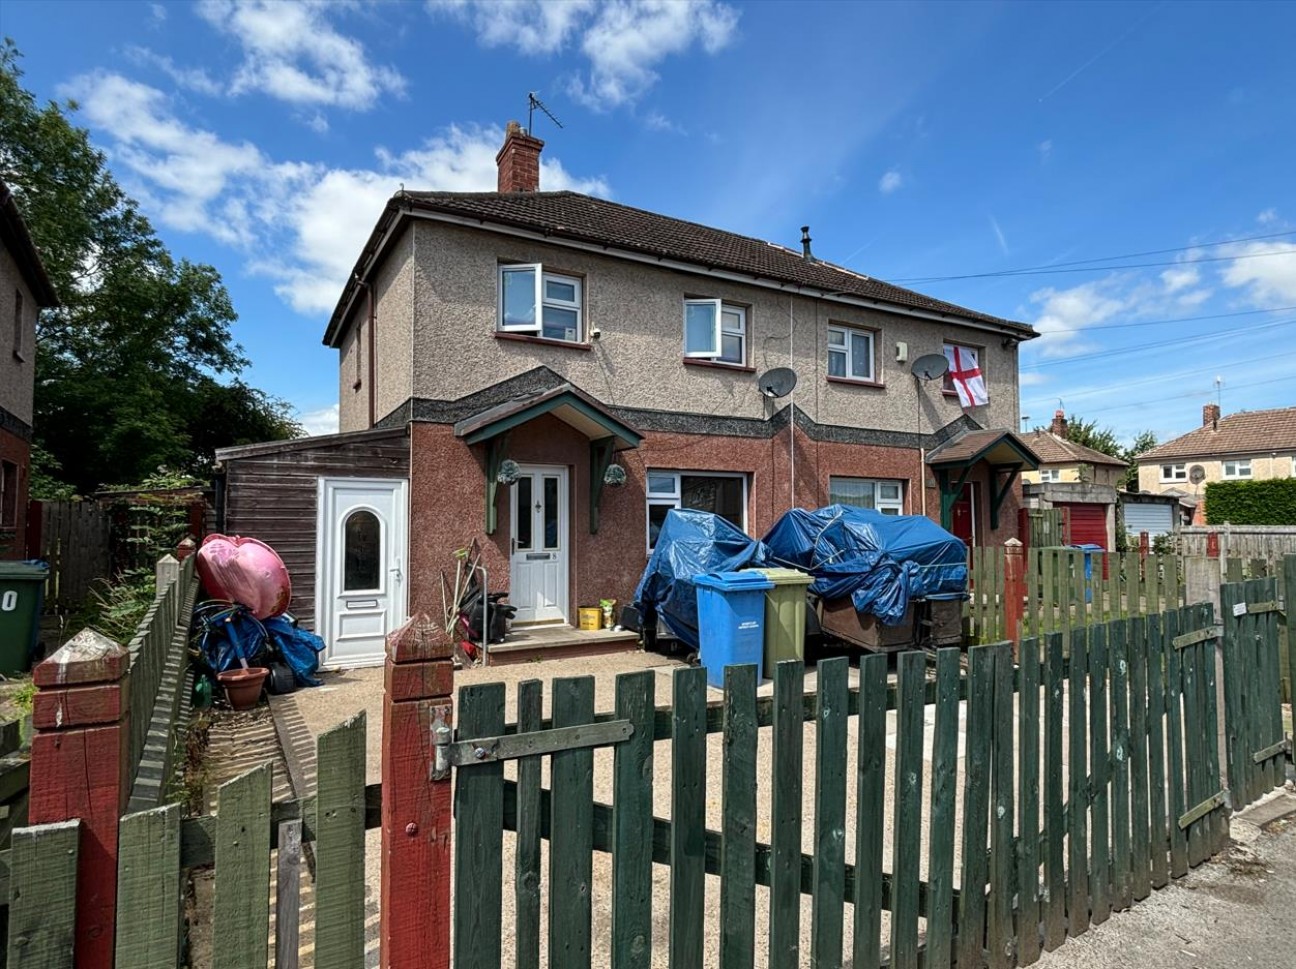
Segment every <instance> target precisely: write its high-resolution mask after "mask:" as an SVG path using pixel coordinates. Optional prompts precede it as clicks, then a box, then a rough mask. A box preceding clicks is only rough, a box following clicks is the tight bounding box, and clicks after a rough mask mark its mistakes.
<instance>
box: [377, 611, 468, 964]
mask: <svg viewBox="0 0 1296 969" xmlns="http://www.w3.org/2000/svg"><path fill="white" fill-rule="evenodd" d="M452 642H453V641H452V639H451V637H450V636H449V635H448V634H447V633H446V631H445V629H444V628H442V627H441V626H440V625H439V624H437V623H434V622H432V620H431V619H429V618H428V617H427V615H425V614H422V615H418V616H415V617H414V618H412V619H410V620H409V621H408V622H407V623H405V625H403V626H401V627H400V628H399V629H397V630H396V631H394V632H393V633H391V634H390V635H389V636H388V637H387V663H386V670H385V673H386V676H385V683H384V690H383V745H382V785H383V797H382V880H381V892H380V909H379V911H380V924H379V944H380V947H381V948H380V964H381V966H382V967H383V969H398V967H402V969H403V967H405V966H424V967H427V969H449V967H450V843H451V837H450V835H451V799H450V788H451V784H450V771H449V769H448V768H445V769H442V765H438V764H437V750H438V742H441V743H443V744H448V743H449V742H450V739H451V734H450V732H451V730H452V729H453V701H452V699H451V693H452V691H453V689H454V665H453V661H452V659H451V653H452ZM440 749H441V750H444V749H445V747H444V746H443V747H441V748H440Z"/></svg>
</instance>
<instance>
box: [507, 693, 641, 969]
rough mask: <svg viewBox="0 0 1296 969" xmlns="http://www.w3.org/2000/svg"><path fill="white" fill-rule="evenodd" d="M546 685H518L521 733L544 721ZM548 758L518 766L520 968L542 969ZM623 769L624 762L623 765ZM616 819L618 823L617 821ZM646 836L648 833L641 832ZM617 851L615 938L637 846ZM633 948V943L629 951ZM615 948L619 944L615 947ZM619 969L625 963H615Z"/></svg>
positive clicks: (515, 876) (520, 762)
mask: <svg viewBox="0 0 1296 969" xmlns="http://www.w3.org/2000/svg"><path fill="white" fill-rule="evenodd" d="M626 675H637V676H640V677H642V675H643V674H641V673H640V674H622V676H626ZM622 688H623V683H622V681H621V677H618V678H617V714H618V717H620V714H621V698H622ZM649 688H650V689H651V675H650V677H649ZM543 706H544V684H543V683H542V682H541V681H540V680H523V681H522V682H521V683H519V684H518V689H517V725H518V732H519V733H532V732H534V731H537V730H539V729H540V721H541V719H542V718H543V715H544V710H543ZM627 719H628V718H627ZM635 727H636V736H635V737H632V738H631V740H630V742H631V743H633V742H634V740H635V739H636V738H637V737H638V732H639V730H640V729H641V728H642V717H641V718H640V721H639V722H638V723H636V725H635ZM624 746H626V745H625V744H622V745H620V746H618V748H617V753H616V756H617V757H618V758H620V757H621V756H622V753H621V748H622V747H624ZM543 760H544V758H543V757H540V756H535V757H521V758H519V759H518V764H517V818H518V821H517V839H516V841H515V842H514V849H513V899H514V923H515V926H516V928H515V931H514V937H513V949H514V965H515V966H516V967H517V969H540V775H541V770H542V768H543V767H544V764H543ZM618 767H619V765H618ZM620 775H621V772H620V770H619V769H617V770H616V779H615V780H614V781H613V784H614V785H619V783H620V779H621V777H620ZM613 793H614V797H613V803H614V804H617V805H620V804H621V797H620V795H621V794H622V791H621V790H620V788H619V786H617V787H614V791H613ZM632 797H633V793H632V792H629V791H627V792H625V798H626V800H627V801H630V800H631V799H632ZM614 823H615V822H614ZM616 830H617V834H618V836H619V835H620V833H621V826H620V824H619V823H616ZM636 834H639V835H640V838H639V840H642V832H636ZM616 849H617V850H616V853H615V854H614V855H613V857H612V884H613V896H612V899H613V904H612V937H613V939H616V938H618V929H619V928H621V927H622V926H621V925H620V924H619V923H620V921H621V920H622V919H623V918H624V915H625V912H624V910H623V906H624V905H626V904H627V901H626V900H625V899H623V898H622V897H621V895H622V892H625V893H626V894H627V895H631V896H633V894H634V887H633V886H631V885H623V884H622V881H621V878H620V876H621V875H623V874H624V868H625V866H626V865H627V864H628V863H629V859H628V857H626V856H625V855H628V854H629V853H630V851H632V850H633V849H632V847H630V846H626V848H625V849H624V855H623V847H622V842H621V841H620V840H619V838H618V841H617V845H616ZM629 948H630V947H629V946H627V949H629ZM613 951H615V948H614V950H613ZM614 965H616V966H617V967H618V969H619V967H620V965H621V964H620V963H615V964H614Z"/></svg>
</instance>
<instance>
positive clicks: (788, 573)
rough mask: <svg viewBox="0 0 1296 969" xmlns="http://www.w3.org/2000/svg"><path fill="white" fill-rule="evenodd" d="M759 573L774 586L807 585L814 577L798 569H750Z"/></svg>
mask: <svg viewBox="0 0 1296 969" xmlns="http://www.w3.org/2000/svg"><path fill="white" fill-rule="evenodd" d="M752 571H753V572H759V573H760V574H761V575H763V576H765V578H767V579H769V580H770V581H771V582H773V583H774V584H775V585H809V584H810V583H811V582H813V581H814V576H813V575H810V574H809V573H807V572H802V571H801V570H800V569H752Z"/></svg>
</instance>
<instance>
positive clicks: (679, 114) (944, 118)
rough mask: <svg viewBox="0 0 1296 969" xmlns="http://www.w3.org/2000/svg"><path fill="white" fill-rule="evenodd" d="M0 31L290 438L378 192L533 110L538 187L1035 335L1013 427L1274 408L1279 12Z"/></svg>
mask: <svg viewBox="0 0 1296 969" xmlns="http://www.w3.org/2000/svg"><path fill="white" fill-rule="evenodd" d="M0 32H3V33H4V34H6V35H8V36H11V37H13V38H14V39H15V40H16V41H17V43H18V46H19V47H20V49H21V50H22V51H23V53H24V54H25V58H24V61H23V67H24V69H25V71H26V78H25V83H26V85H27V86H28V87H29V89H31V90H33V91H34V92H35V93H36V94H37V95H38V97H41V98H62V97H74V98H76V99H77V100H78V101H79V103H80V105H81V111H80V113H79V122H80V123H81V124H83V125H85V126H87V127H89V128H90V130H91V133H92V137H93V139H94V141H95V143H96V144H97V145H98V146H99V147H100V148H102V149H103V150H104V151H105V152H106V153H107V155H108V157H109V159H110V163H111V165H112V167H113V169H114V171H115V172H116V173H117V176H118V178H119V180H120V181H121V182H122V183H123V185H125V186H126V187H127V189H128V190H129V191H130V192H131V193H132V194H133V195H135V196H136V197H137V198H138V199H140V200H141V202H142V203H143V206H144V208H145V210H146V212H147V213H148V214H149V215H150V217H151V218H152V220H153V222H154V224H155V226H156V227H157V229H158V231H159V233H160V234H161V236H162V237H163V238H164V239H165V241H166V242H167V244H168V245H169V246H170V247H171V249H172V251H173V252H175V253H177V254H179V255H184V256H187V257H189V258H191V259H195V260H200V261H204V262H210V263H212V264H213V265H215V266H216V267H217V268H218V269H219V270H220V272H221V273H222V274H223V276H224V279H225V282H226V284H227V286H228V287H229V289H230V292H231V295H232V296H233V299H234V304H235V307H236V309H237V311H238V313H239V316H240V319H239V322H238V324H237V326H236V329H235V333H236V336H237V339H238V341H239V342H240V343H242V344H243V345H244V347H245V348H246V349H247V351H248V353H249V355H250V357H251V359H252V361H253V367H252V370H251V372H250V374H249V375H248V377H249V379H250V380H251V381H252V382H253V383H254V384H256V385H258V386H261V387H264V388H265V389H267V390H269V391H271V392H273V393H275V394H278V395H280V396H282V397H285V398H287V399H288V400H290V401H291V402H293V403H294V404H295V405H296V406H297V407H298V408H299V409H300V411H301V412H302V414H303V415H304V416H305V417H306V420H307V423H308V424H309V426H311V427H312V428H313V429H316V430H321V429H325V428H327V427H328V426H329V420H330V417H331V416H332V415H331V414H330V408H332V407H334V406H335V404H336V396H337V383H336V358H335V356H334V353H333V351H330V350H327V349H326V348H324V347H323V346H322V345H321V344H320V337H321V335H322V333H323V328H324V324H325V322H326V320H327V318H328V314H329V311H330V310H331V308H332V306H333V303H334V301H335V300H336V297H337V295H338V292H339V287H340V283H341V280H343V279H344V278H345V276H346V274H347V272H348V271H349V270H350V268H351V266H352V265H353V263H354V261H355V257H356V255H357V254H358V252H359V247H360V245H361V243H362V242H363V241H364V239H365V237H366V236H367V234H368V231H369V229H370V228H371V226H372V224H373V222H374V220H375V218H376V217H377V215H378V212H379V211H380V209H381V207H382V204H383V201H384V200H385V199H386V198H387V197H388V196H389V195H390V194H391V193H392V192H393V191H395V190H396V189H398V188H399V187H400V185H402V184H404V185H405V187H406V188H410V189H449V190H493V188H494V182H495V174H494V153H495V151H496V149H497V148H498V146H499V144H500V142H501V140H502V135H501V131H502V128H503V125H504V123H505V122H506V121H508V120H509V119H510V118H521V119H523V120H524V123H525V119H524V113H525V109H526V94H527V92H528V91H530V90H537V91H539V92H540V94H541V97H543V98H544V100H545V101H546V103H547V104H548V105H549V107H550V108H551V109H552V110H553V111H554V113H555V114H556V115H557V117H558V118H559V119H560V120H561V121H562V122H563V124H564V126H565V127H564V128H563V129H562V130H558V129H556V128H555V127H554V126H553V125H552V124H551V123H549V121H548V120H547V119H538V120H537V122H536V125H535V128H536V133H537V134H538V135H539V136H540V137H542V138H544V139H545V140H546V142H547V147H546V149H545V155H544V159H545V167H544V170H543V172H542V187H547V188H551V189H552V188H573V189H576V190H579V191H586V192H592V193H596V194H600V195H606V196H608V197H610V198H613V199H615V200H617V201H621V202H625V203H628V204H632V205H637V206H641V207H644V208H648V209H652V210H655V211H660V212H664V213H667V214H670V215H675V216H680V217H684V218H689V219H694V220H697V221H701V222H705V223H708V224H712V225H716V226H719V227H722V228H727V229H732V230H735V231H739V232H744V233H749V234H752V235H756V236H760V237H762V238H766V239H770V240H772V241H776V242H780V243H783V244H785V245H790V246H796V245H797V244H798V241H799V238H800V232H799V226H801V225H802V224H805V223H809V224H810V226H811V234H812V235H813V237H814V246H815V251H816V254H817V255H819V256H820V257H821V258H825V259H829V260H831V261H834V262H838V263H841V264H843V265H846V266H848V267H850V268H852V269H854V270H857V271H860V272H864V273H868V274H869V275H873V276H877V277H879V278H883V279H888V280H892V281H896V282H901V283H903V284H905V285H910V286H913V287H914V288H917V289H921V290H923V291H925V292H929V293H931V294H933V295H936V296H940V297H942V298H945V299H949V300H953V301H955V302H959V303H963V304H965V305H968V306H971V307H975V308H977V309H980V310H983V311H986V312H991V313H996V314H1000V315H1003V316H1007V317H1010V318H1014V319H1020V320H1024V321H1027V322H1030V323H1033V324H1036V325H1037V326H1039V328H1040V329H1041V330H1042V331H1044V332H1045V333H1046V336H1045V337H1043V338H1042V339H1040V340H1036V341H1034V342H1033V343H1031V344H1029V345H1028V346H1027V348H1026V350H1025V351H1024V354H1023V368H1022V398H1023V400H1022V405H1023V406H1022V409H1023V412H1024V413H1025V414H1027V415H1030V423H1031V424H1032V425H1033V424H1038V423H1047V422H1048V419H1049V417H1050V416H1051V414H1052V412H1053V410H1054V408H1056V407H1057V406H1058V400H1059V399H1061V401H1062V402H1063V405H1064V406H1065V408H1066V410H1067V411H1068V412H1074V413H1078V414H1080V415H1082V416H1084V417H1091V418H1093V419H1096V420H1099V421H1100V422H1101V423H1103V424H1110V425H1112V426H1114V427H1115V428H1116V429H1117V430H1118V431H1119V432H1120V433H1121V434H1123V435H1126V436H1128V435H1132V434H1133V433H1134V432H1136V431H1138V430H1140V429H1143V428H1151V429H1153V430H1154V431H1156V433H1157V434H1158V435H1159V436H1160V437H1161V438H1162V439H1164V438H1166V437H1169V436H1174V435H1176V434H1179V433H1182V432H1184V431H1187V430H1190V429H1191V428H1192V427H1193V426H1195V425H1196V424H1197V422H1198V421H1199V420H1200V405H1201V404H1202V403H1204V402H1206V401H1207V400H1209V399H1213V397H1214V394H1215V392H1216V390H1215V387H1216V385H1215V378H1216V377H1220V378H1222V381H1223V383H1222V397H1223V404H1224V410H1225V411H1226V412H1231V411H1235V410H1239V409H1243V408H1246V409H1258V408H1263V407H1276V406H1291V405H1296V60H1293V58H1292V57H1291V44H1292V38H1293V37H1296V5H1294V4H1288V3H1253V4H1249V3H1219V4H1214V3H1190V4H1185V3H1169V2H1166V3H1114V2H1113V3H1078V4H1068V3H1037V4H1011V3H1010V4H989V3H987V4H980V3H958V4H898V3H877V4H848V3H844V2H843V3H824V4H819V3H809V2H807V3H798V4H782V3H775V2H767V3H758V4H741V3H727V2H718V0H710V2H699V3H693V4H684V3H675V2H662V0H619V2H615V3H612V4H597V3H593V2H588V0H573V2H566V3H556V4H541V3H534V2H530V0H521V2H515V3H479V2H474V0H467V2H453V0H452V2H430V3H416V2H413V0H407V2H403V3H398V2H372V3H363V2H333V3H327V4H322V3H312V2H303V3H296V2H289V0H283V2H276V3H262V2H248V3H243V2H232V0H212V2H200V3H183V4H182V3H156V2H134V0H132V2H94V3H80V2H76V0H62V2H58V3H51V2H39V3H38V2H32V0H7V2H6V3H5V4H4V5H3V6H0ZM1260 237H1265V238H1260ZM1144 253H1151V254H1148V255H1134V254H1144ZM1111 257H1126V258H1111ZM1016 270H1030V271H1029V272H1028V273H1019V272H1012V273H1010V274H1008V275H1004V273H1005V272H1007V271H1016ZM1059 270H1066V271H1065V272H1062V271H1059ZM986 274H998V275H986ZM948 277H973V278H953V279H952V278H948ZM1203 317H1210V318H1209V319H1203ZM1167 321H1169V322H1167Z"/></svg>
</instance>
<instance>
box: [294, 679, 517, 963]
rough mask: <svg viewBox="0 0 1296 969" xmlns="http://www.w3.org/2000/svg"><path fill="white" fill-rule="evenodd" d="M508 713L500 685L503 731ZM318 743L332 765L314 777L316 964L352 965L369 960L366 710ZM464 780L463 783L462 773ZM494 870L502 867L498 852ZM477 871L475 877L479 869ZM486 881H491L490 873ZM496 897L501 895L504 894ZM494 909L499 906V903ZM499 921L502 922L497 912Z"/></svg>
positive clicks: (319, 755) (319, 754) (320, 755)
mask: <svg viewBox="0 0 1296 969" xmlns="http://www.w3.org/2000/svg"><path fill="white" fill-rule="evenodd" d="M503 718H504V690H503V687H501V688H500V690H499V720H498V726H499V728H500V730H501V731H502V730H503V729H504V719H503ZM489 729H490V728H489V727H487V728H486V730H487V731H489ZM469 736H471V734H469ZM315 746H316V761H315V762H316V763H317V764H325V765H327V767H326V769H324V770H321V771H318V772H317V773H318V777H317V779H316V781H315V812H316V813H315V966H316V969H334V967H338V969H349V967H352V966H358V965H360V964H361V963H362V962H364V924H365V864H364V857H365V826H364V824H365V819H364V807H365V805H364V790H365V713H364V711H363V710H361V711H360V712H359V713H356V714H355V715H353V716H352V717H350V718H349V719H347V720H344V721H343V722H342V723H340V724H338V725H337V726H335V727H333V728H331V729H329V730H327V731H325V732H324V733H322V734H320V736H319V740H318V741H317V742H316V745H315ZM474 769H477V768H474ZM460 780H461V786H462V777H461V778H460ZM497 799H499V796H498V795H497ZM485 815H486V820H487V822H488V823H489V822H490V821H491V820H494V819H496V818H498V819H499V823H500V825H501V827H502V825H503V818H502V817H500V816H499V811H498V810H496V812H494V813H492V812H491V811H490V810H489V809H487V810H486V812H485ZM495 870H496V871H497V872H498V870H499V859H498V857H497V858H496V859H495ZM473 875H474V877H476V872H475V871H474V873H473ZM486 881H487V882H488V883H489V882H490V881H491V879H490V877H489V875H487V877H486ZM494 897H495V899H497V900H498V898H499V894H498V893H497V894H496V895H495V896H494ZM460 898H463V896H460ZM462 907H463V906H460V908H462ZM495 911H496V913H498V912H499V908H498V905H497V906H496V907H495ZM495 921H496V922H498V914H497V915H496V917H495ZM464 965H465V966H467V965H468V962H465V963H464Z"/></svg>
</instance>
